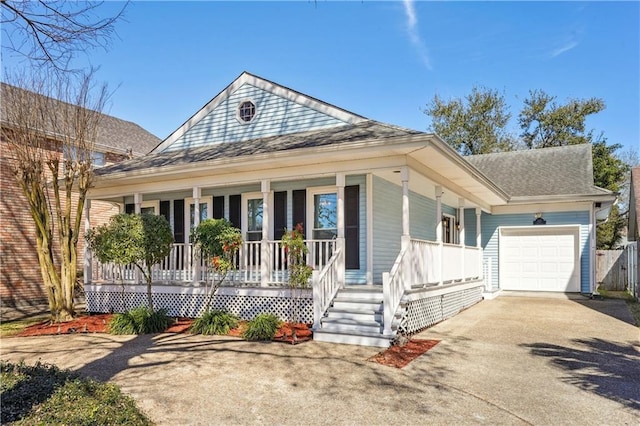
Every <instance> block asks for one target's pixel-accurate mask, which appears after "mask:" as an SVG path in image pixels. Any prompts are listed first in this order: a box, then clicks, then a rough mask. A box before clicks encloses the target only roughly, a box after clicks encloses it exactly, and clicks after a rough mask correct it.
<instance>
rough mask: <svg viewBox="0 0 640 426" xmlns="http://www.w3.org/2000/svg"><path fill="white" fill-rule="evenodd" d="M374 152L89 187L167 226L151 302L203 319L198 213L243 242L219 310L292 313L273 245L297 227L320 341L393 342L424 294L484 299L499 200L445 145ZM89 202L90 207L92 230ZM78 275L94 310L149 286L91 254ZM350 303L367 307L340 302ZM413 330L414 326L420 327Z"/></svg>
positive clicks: (309, 315) (463, 301) (112, 306)
mask: <svg viewBox="0 0 640 426" xmlns="http://www.w3.org/2000/svg"><path fill="white" fill-rule="evenodd" d="M378 148H380V152H377V149H378ZM378 148H376V147H375V146H373V147H369V148H367V154H366V155H361V156H360V157H356V155H355V152H354V153H352V154H349V158H350V159H349V161H344V158H345V156H347V153H346V152H345V151H341V152H339V153H338V152H333V151H331V152H327V153H325V154H322V155H318V156H315V157H314V163H313V164H306V165H305V166H304V167H301V166H299V165H298V164H294V165H292V163H290V162H284V163H279V162H276V163H273V162H271V163H270V164H269V166H268V167H267V168H266V169H260V168H259V167H258V166H256V168H255V170H251V171H249V170H248V168H247V165H246V164H243V165H242V167H240V166H238V167H235V166H233V163H231V164H224V165H220V166H219V167H217V168H206V167H204V168H203V167H201V168H197V169H196V168H188V167H187V168H186V170H177V169H171V171H170V173H165V174H156V175H154V180H153V181H147V180H146V177H147V172H146V171H143V172H141V173H139V174H138V173H134V174H130V173H122V176H118V174H117V173H116V175H115V176H113V177H112V178H113V179H114V182H118V183H119V184H118V185H111V184H109V182H106V183H103V184H101V185H97V187H96V188H95V189H93V190H92V193H91V194H90V198H92V199H100V200H103V201H110V202H112V203H116V204H118V205H119V206H120V207H121V211H122V212H128V213H153V214H160V215H163V216H164V217H165V218H166V219H167V221H168V222H169V224H170V225H171V227H172V230H173V232H174V239H175V241H176V242H175V243H174V245H173V249H172V251H171V253H170V254H169V255H168V256H167V257H166V258H165V259H164V260H163V261H162V262H161V263H160V264H158V265H155V266H154V268H153V274H152V278H153V282H154V286H153V293H154V297H157V300H158V305H157V306H158V307H163V306H169V307H171V310H170V312H174V313H175V314H179V315H181V316H198V315H200V314H201V312H202V309H203V308H204V306H205V305H204V300H205V298H206V295H207V293H208V291H209V289H210V286H211V283H212V282H213V281H214V280H219V279H220V277H216V276H214V275H213V272H211V271H210V270H209V268H207V266H208V265H207V262H208V259H203V258H202V257H201V256H199V254H198V253H196V250H195V249H194V247H193V245H192V244H191V243H190V239H189V235H190V232H191V230H192V229H193V228H195V227H197V226H198V224H199V223H200V221H202V220H204V219H206V218H226V219H228V220H229V221H230V222H231V223H232V224H234V226H236V227H238V228H239V229H240V230H241V232H242V237H243V244H242V246H241V248H240V251H239V253H238V255H237V258H236V260H235V265H236V269H235V270H234V271H232V272H231V273H230V274H229V275H228V276H226V277H225V278H224V280H223V281H222V286H221V288H220V289H219V290H218V292H217V294H216V301H215V302H214V306H218V307H222V308H227V309H230V310H232V311H233V310H235V311H236V313H239V314H240V315H241V316H246V317H248V318H247V319H251V318H252V316H253V315H255V314H256V313H259V312H265V311H268V312H273V313H276V314H279V315H281V316H282V317H283V318H286V313H287V312H288V308H286V306H289V305H290V299H291V291H290V289H289V288H288V267H287V261H286V254H285V252H284V250H283V248H282V247H281V243H280V238H281V236H282V234H283V232H284V231H285V229H292V228H293V227H295V226H296V225H297V224H299V223H301V224H303V227H304V230H305V244H306V245H307V247H308V249H309V254H308V255H307V263H308V264H309V265H310V266H311V267H312V268H313V275H312V277H311V279H310V282H309V286H308V289H307V290H304V291H302V292H300V294H298V296H299V297H300V298H301V299H303V300H304V301H305V302H304V303H303V305H304V306H305V308H304V315H303V318H305V320H306V321H308V322H313V323H314V328H315V330H316V332H318V333H317V334H318V335H320V334H321V333H320V332H328V330H330V329H332V328H333V329H335V330H336V333H338V334H341V335H345V334H356V335H360V336H361V337H362V336H365V337H371V336H372V335H377V336H378V337H382V338H383V339H387V343H388V341H389V339H391V338H393V336H395V334H396V333H397V332H398V330H401V329H402V330H404V331H407V330H408V329H407V328H406V327H404V326H403V325H402V324H403V321H404V320H403V318H405V317H407V315H409V316H411V315H413V314H411V313H410V311H411V310H412V309H413V310H414V311H415V309H416V308H415V307H416V306H418V305H416V303H418V302H416V301H418V300H423V299H424V300H427V299H429V298H431V297H435V298H436V299H437V298H439V299H438V300H442V301H445V300H449V299H450V297H449V296H448V295H450V294H458V292H461V293H460V294H467V295H470V296H464V297H459V298H457V299H456V300H459V301H456V302H455V303H454V305H453V306H454V309H453V311H455V310H456V309H461V307H464V306H466V305H467V304H468V303H469V301H470V300H471V301H473V303H475V302H477V301H478V300H480V298H481V297H482V290H483V288H484V287H483V285H484V284H483V277H484V276H485V273H484V272H483V264H485V262H484V260H483V251H482V236H481V214H482V212H483V211H485V212H490V210H491V206H492V204H494V203H499V202H501V200H503V198H502V194H501V193H500V192H499V191H498V190H496V189H495V188H494V187H492V186H491V185H490V184H489V183H488V182H486V181H485V180H484V178H483V177H482V176H477V175H475V173H476V172H475V171H474V170H472V169H471V168H469V167H468V165H464V164H459V160H458V159H457V158H456V157H455V156H452V153H451V152H448V151H446V149H447V148H444V149H445V151H442V150H441V147H439V146H436V145H431V144H426V145H425V143H424V142H419V143H417V142H407V145H406V146H404V145H403V144H397V145H395V146H394V148H393V150H392V152H390V153H389V152H387V153H386V154H387V155H384V154H383V153H384V152H385V150H387V148H386V147H382V146H381V147H378ZM232 166H233V167H232ZM263 167H266V166H263ZM436 168H439V172H438V173H436V172H435V171H434V170H435V169H436ZM174 175H175V176H174ZM258 176H260V177H258ZM110 178H111V176H110ZM90 207H91V203H90V202H89V203H87V204H86V206H85V209H86V210H85V218H86V219H87V223H88V219H89V218H90V215H91V210H90ZM485 269H487V268H485ZM488 269H490V268H488ZM488 269H487V270H488ZM84 277H85V291H87V294H88V297H87V300H88V307H89V309H90V310H96V311H98V310H105V309H107V310H121V309H126V308H131V307H133V306H130V305H132V304H135V303H136V301H137V300H138V298H139V297H142V296H138V294H140V295H142V294H143V293H144V291H145V290H144V286H143V285H141V282H142V278H141V276H140V275H139V274H138V272H136V270H135V269H134V268H133V267H131V266H124V267H121V266H116V265H109V264H100V263H99V262H97V260H95V259H92V257H91V253H89V252H87V253H86V256H85V275H84ZM470 289H473V291H471V293H470V292H469V291H470ZM433 291H435V292H436V293H433ZM360 296H366V297H364V298H363V297H360ZM456 297H457V296H456ZM344 298H354V299H358V300H359V302H358V303H360V302H363V300H364V299H366V300H364V301H365V302H366V303H362V304H360V305H358V304H357V303H355V304H354V303H352V302H350V301H349V302H345V306H344V307H339V306H338V305H339V304H340V303H341V302H340V300H341V299H344ZM140 300H141V299H140ZM434 300H435V299H434ZM419 303H424V302H419ZM429 303H431V302H429ZM438 303H440V302H438ZM442 303H445V302H442ZM446 303H449V302H446ZM420 309H422V308H420ZM435 311H436V310H434V312H435ZM449 311H451V309H448V308H440V309H439V312H440V314H442V313H444V312H449ZM414 316H415V315H414ZM363 324H364V325H363ZM412 324H413V325H412V326H411V327H410V328H411V330H413V331H416V330H417V329H418V328H419V327H420V326H422V327H424V326H426V325H428V324H426V323H425V322H424V321H422V320H419V321H412ZM416 327H418V328H416ZM363 344H366V343H363Z"/></svg>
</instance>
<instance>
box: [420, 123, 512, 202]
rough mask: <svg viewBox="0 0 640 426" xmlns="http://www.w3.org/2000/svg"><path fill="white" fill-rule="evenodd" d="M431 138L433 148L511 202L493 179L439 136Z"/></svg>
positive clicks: (431, 135) (434, 135) (435, 135)
mask: <svg viewBox="0 0 640 426" xmlns="http://www.w3.org/2000/svg"><path fill="white" fill-rule="evenodd" d="M430 137H431V138H432V139H433V142H434V143H433V144H432V146H433V147H434V148H435V149H437V150H438V151H440V153H442V154H444V155H446V156H447V157H449V158H450V159H451V160H452V161H454V162H455V163H456V164H457V165H458V166H459V167H460V168H462V169H463V170H465V171H466V172H467V173H469V174H471V175H472V176H473V177H474V178H475V179H476V180H478V182H481V183H482V184H483V185H485V186H487V187H489V188H490V189H491V190H492V191H493V192H494V193H495V194H496V195H498V196H499V197H500V198H502V199H503V200H505V201H507V200H509V198H510V196H509V194H507V193H506V192H505V191H504V190H503V189H502V188H500V187H499V186H498V185H496V184H495V183H494V182H493V181H492V180H491V179H489V178H488V177H487V176H486V175H485V174H484V173H482V172H481V171H480V170H479V169H477V168H476V167H475V166H474V165H472V164H471V163H469V162H468V161H467V160H465V159H464V157H463V156H461V155H460V154H458V153H457V152H456V150H454V149H453V148H451V147H450V146H449V144H447V143H446V142H445V141H443V140H442V139H441V138H440V136H438V135H437V134H430Z"/></svg>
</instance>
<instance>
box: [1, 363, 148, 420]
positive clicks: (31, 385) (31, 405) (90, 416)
mask: <svg viewBox="0 0 640 426" xmlns="http://www.w3.org/2000/svg"><path fill="white" fill-rule="evenodd" d="M0 368H1V371H2V380H1V381H0V383H1V384H0V398H2V405H1V408H2V415H1V417H0V423H2V424H7V423H11V424H15V425H22V424H24V425H47V424H67V425H120V424H126V425H150V424H151V421H150V420H149V419H148V418H147V417H146V416H145V415H144V414H143V413H142V412H140V410H138V408H137V407H136V405H135V402H134V401H133V399H131V398H130V397H129V396H126V395H123V394H122V392H121V391H120V389H119V388H118V387H117V386H116V385H114V384H110V383H100V382H96V381H94V380H91V379H82V378H80V377H79V376H78V374H76V373H72V372H70V371H68V370H60V369H59V368H58V367H56V366H54V365H48V364H42V363H40V362H38V363H36V364H35V365H33V366H29V365H25V364H24V363H20V364H12V363H9V362H6V361H2V362H1V363H0Z"/></svg>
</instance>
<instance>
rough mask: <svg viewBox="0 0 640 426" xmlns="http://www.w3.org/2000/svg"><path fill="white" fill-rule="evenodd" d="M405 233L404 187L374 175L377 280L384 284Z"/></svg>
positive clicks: (374, 234) (374, 264)
mask: <svg viewBox="0 0 640 426" xmlns="http://www.w3.org/2000/svg"><path fill="white" fill-rule="evenodd" d="M401 236H402V190H400V187H399V186H398V185H394V184H393V183H391V182H389V181H387V180H385V179H382V178H379V177H377V176H374V177H373V237H372V238H373V282H374V283H377V284H380V283H382V273H383V272H389V271H390V270H391V267H392V266H393V262H394V261H395V259H396V257H397V256H398V254H399V253H400V237H401Z"/></svg>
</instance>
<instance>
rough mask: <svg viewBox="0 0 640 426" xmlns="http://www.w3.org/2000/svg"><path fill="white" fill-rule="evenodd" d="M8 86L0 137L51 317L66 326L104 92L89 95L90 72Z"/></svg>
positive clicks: (18, 80) (24, 80)
mask: <svg viewBox="0 0 640 426" xmlns="http://www.w3.org/2000/svg"><path fill="white" fill-rule="evenodd" d="M15 80H16V86H17V87H16V86H8V85H7V86H6V87H5V89H6V90H3V96H2V99H1V102H2V104H3V105H2V111H3V115H4V116H3V126H2V139H3V141H4V142H6V144H7V151H8V152H7V153H6V156H7V158H8V159H9V164H10V167H11V168H12V171H13V173H14V175H15V177H16V179H17V182H18V185H19V186H20V188H21V189H22V192H23V193H24V195H25V197H26V199H27V203H28V206H29V213H30V214H31V217H32V218H33V221H34V223H35V232H36V235H35V236H36V242H37V250H38V261H39V264H40V271H41V274H42V280H43V283H44V286H45V290H46V294H47V298H48V301H49V308H50V311H51V318H52V320H54V321H63V320H68V319H70V318H72V317H73V316H74V313H75V312H74V301H73V297H74V286H75V284H76V279H77V272H78V271H77V265H78V257H77V245H78V237H79V235H80V226H81V224H82V211H83V207H84V202H85V199H86V195H87V191H88V190H89V187H90V186H91V183H92V181H93V152H94V146H95V142H96V138H97V132H98V126H99V121H100V119H101V117H102V114H101V113H100V111H101V110H102V108H103V106H104V103H105V101H106V99H107V89H106V86H103V87H101V88H100V89H99V90H98V91H97V93H96V95H95V96H92V89H93V84H92V80H91V74H87V75H83V76H78V75H75V74H67V75H65V76H57V77H56V78H55V79H52V80H51V81H48V80H42V79H40V78H39V77H34V78H32V79H28V78H16V79H15ZM27 89H31V90H34V91H38V92H40V93H39V94H36V93H34V92H33V91H31V90H27ZM56 99H59V100H60V101H58V100H56ZM61 101H64V102H61Z"/></svg>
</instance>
